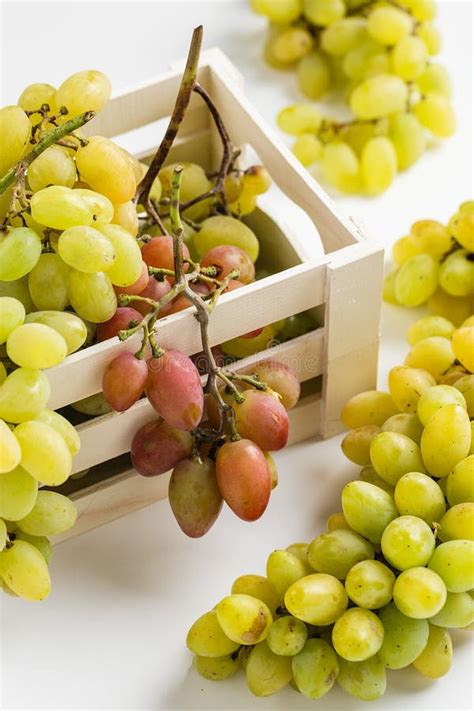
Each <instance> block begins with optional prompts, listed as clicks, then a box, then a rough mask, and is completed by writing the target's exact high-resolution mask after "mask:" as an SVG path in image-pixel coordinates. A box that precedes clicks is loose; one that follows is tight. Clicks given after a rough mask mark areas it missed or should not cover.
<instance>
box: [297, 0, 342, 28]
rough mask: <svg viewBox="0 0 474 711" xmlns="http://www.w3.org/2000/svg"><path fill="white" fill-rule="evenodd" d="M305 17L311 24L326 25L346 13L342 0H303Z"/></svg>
mask: <svg viewBox="0 0 474 711" xmlns="http://www.w3.org/2000/svg"><path fill="white" fill-rule="evenodd" d="M303 13H304V16H305V18H306V19H307V20H308V21H309V22H311V23H312V24H313V25H320V26H322V27H326V26H327V25H330V24H331V23H332V22H334V21H335V20H339V19H340V18H341V17H343V16H344V15H345V13H346V8H345V5H344V2H343V0H303Z"/></svg>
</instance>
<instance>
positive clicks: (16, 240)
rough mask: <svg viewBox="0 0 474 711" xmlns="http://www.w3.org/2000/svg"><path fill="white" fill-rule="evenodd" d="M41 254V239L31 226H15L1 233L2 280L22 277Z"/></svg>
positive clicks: (0, 269) (0, 264) (0, 270)
mask: <svg viewBox="0 0 474 711" xmlns="http://www.w3.org/2000/svg"><path fill="white" fill-rule="evenodd" d="M40 256H41V239H40V237H39V235H38V233H37V232H35V231H34V230H32V229H30V228H29V227H14V228H13V229H10V230H9V231H8V232H6V233H1V234H0V280H1V281H6V282H11V281H17V280H18V279H21V278H22V277H24V276H26V275H27V274H29V272H31V270H32V269H33V268H34V267H35V266H36V264H37V263H38V260H39V258H40ZM7 295H8V294H7Z"/></svg>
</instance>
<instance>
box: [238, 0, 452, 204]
mask: <svg viewBox="0 0 474 711" xmlns="http://www.w3.org/2000/svg"><path fill="white" fill-rule="evenodd" d="M250 5H251V7H252V9H253V10H254V11H255V12H257V13H259V14H261V15H263V16H265V17H266V18H268V21H269V29H268V34H267V38H266V41H265V47H264V57H265V60H266V61H267V63H268V64H270V66H272V67H274V68H276V69H286V70H288V69H293V70H294V71H295V73H296V77H297V82H298V86H299V89H300V91H301V93H302V94H303V95H304V96H305V97H306V99H308V100H311V101H317V100H319V99H322V98H324V97H325V96H326V95H328V94H329V92H330V91H333V90H334V91H337V92H338V93H339V95H342V96H343V97H344V101H345V103H346V106H347V109H349V110H350V111H351V113H352V115H353V117H354V118H353V119H351V120H349V121H345V122H338V121H335V120H333V119H332V118H330V117H326V116H323V114H322V113H321V111H320V110H319V109H318V108H317V107H316V106H315V104H312V103H309V102H307V103H298V104H294V105H292V106H289V107H287V108H285V109H283V110H282V111H281V112H280V113H279V115H278V125H279V127H280V128H281V129H282V130H283V131H285V132H286V133H288V134H290V135H292V136H295V137H296V139H295V143H294V145H293V152H294V153H295V155H296V156H297V158H298V159H299V160H300V161H301V162H302V163H303V165H305V166H308V167H309V168H310V169H311V171H312V172H314V174H315V175H317V176H319V175H321V176H322V177H323V179H324V180H326V181H327V182H328V183H330V184H331V185H333V186H334V187H335V188H336V189H337V190H339V191H341V192H344V193H362V194H365V195H378V194H380V193H383V192H384V191H385V190H387V188H388V187H389V186H390V185H391V184H392V182H393V180H394V178H395V176H396V175H397V173H398V172H399V171H404V170H406V169H408V168H409V167H410V166H412V165H413V164H414V163H416V161H418V159H419V158H420V157H421V156H422V154H423V153H424V152H425V150H426V149H427V148H428V146H429V145H430V144H431V143H432V142H433V141H434V140H439V139H445V138H448V137H449V136H451V135H452V134H453V133H454V131H455V128H456V119H455V115H454V112H453V108H452V105H451V101H450V100H451V94H452V89H451V81H450V78H449V75H448V73H447V71H446V69H445V68H444V66H443V65H442V64H440V63H438V62H436V61H434V60H433V58H434V57H435V56H436V55H437V54H438V53H439V52H440V49H441V37H440V33H439V30H438V29H437V27H436V25H435V23H434V18H435V15H436V3H435V2H434V0H390V2H388V1H387V2H384V1H382V2H379V1H377V0H373V1H372V0H369V1H368V2H367V1H366V0H364V1H362V0H278V1H277V2H274V1H273V0H250Z"/></svg>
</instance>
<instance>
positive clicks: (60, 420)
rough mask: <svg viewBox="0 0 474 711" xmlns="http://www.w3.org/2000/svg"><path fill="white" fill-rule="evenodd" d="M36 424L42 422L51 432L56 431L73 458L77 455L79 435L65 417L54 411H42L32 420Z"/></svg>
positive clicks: (79, 442)
mask: <svg viewBox="0 0 474 711" xmlns="http://www.w3.org/2000/svg"><path fill="white" fill-rule="evenodd" d="M34 419H35V420H37V421H38V422H44V424H45V425H49V427H52V428H53V430H56V432H58V434H60V435H61V437H62V438H63V440H64V441H65V442H66V444H67V446H68V448H69V451H70V452H71V455H72V456H73V457H75V456H76V454H78V453H79V450H80V448H81V440H80V437H79V433H78V432H77V430H76V428H75V427H73V425H72V424H71V423H70V422H69V420H67V419H66V418H65V417H63V416H62V415H60V414H59V412H54V410H48V409H45V410H42V411H41V412H40V413H39V414H38V415H36V417H35V418H34Z"/></svg>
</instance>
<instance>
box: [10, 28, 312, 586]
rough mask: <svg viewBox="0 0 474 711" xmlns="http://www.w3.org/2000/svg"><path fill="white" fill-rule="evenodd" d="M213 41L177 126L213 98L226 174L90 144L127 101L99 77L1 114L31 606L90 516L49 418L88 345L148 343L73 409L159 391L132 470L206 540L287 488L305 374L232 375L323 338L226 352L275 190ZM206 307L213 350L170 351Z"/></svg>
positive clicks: (14, 549)
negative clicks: (77, 499)
mask: <svg viewBox="0 0 474 711" xmlns="http://www.w3.org/2000/svg"><path fill="white" fill-rule="evenodd" d="M200 43H201V28H198V30H196V31H195V33H194V35H193V41H192V45H191V50H190V55H189V57H188V65H187V68H186V72H185V80H183V82H182V84H181V88H180V91H179V93H178V98H177V101H176V106H175V110H174V112H173V115H172V117H171V121H170V128H171V131H172V132H173V131H174V133H175V134H176V133H177V131H178V129H179V124H180V120H182V117H181V119H177V118H176V116H177V115H179V114H182V113H183V109H184V110H185V108H186V106H187V104H188V103H189V99H190V96H191V93H192V92H196V93H198V94H200V95H201V96H202V98H203V99H204V101H205V102H206V104H207V105H208V106H210V107H211V114H212V115H213V116H214V118H215V121H216V124H217V128H218V131H219V134H220V136H221V138H222V142H223V157H222V162H221V165H220V168H219V170H218V171H217V172H215V173H212V174H211V175H209V174H207V173H206V172H205V171H204V170H203V168H202V167H201V166H199V165H197V164H193V163H185V164H183V165H177V164H171V165H166V166H163V163H164V161H165V159H166V157H167V155H168V152H169V150H170V148H171V145H172V141H171V142H168V141H167V137H165V139H164V140H163V142H162V143H161V145H160V147H159V149H158V151H157V153H156V155H155V156H154V158H153V159H152V161H151V164H150V165H145V164H143V163H140V162H139V161H138V160H136V159H135V158H134V157H133V156H132V155H130V154H129V153H127V152H126V151H125V150H123V149H122V148H121V147H119V146H118V145H117V144H116V143H115V142H113V141H112V140H110V139H108V138H106V137H104V136H92V137H88V138H85V137H84V135H83V134H82V133H81V131H80V129H81V127H82V126H83V125H84V124H85V123H87V122H88V121H89V120H91V119H92V118H93V117H94V115H95V113H97V112H99V111H101V110H102V109H103V108H104V107H105V106H106V105H107V102H108V100H109V98H110V83H109V81H108V79H107V77H105V76H104V75H103V74H102V73H101V72H99V71H83V72H78V73H77V74H74V75H72V76H71V77H69V78H68V79H66V80H65V81H64V82H63V84H62V85H61V86H60V87H59V88H58V89H54V88H53V87H52V86H50V85H48V84H32V85H30V86H28V87H27V88H26V89H25V90H24V92H23V93H22V95H21V96H20V98H19V100H18V105H16V106H7V107H5V108H3V109H1V110H0V132H1V133H2V135H6V136H7V137H8V142H2V144H1V145H0V176H3V177H1V178H0V213H1V215H0V216H1V220H2V226H1V232H0V349H1V352H0V356H1V360H0V580H1V582H2V585H3V588H4V589H5V590H6V591H7V592H9V593H12V594H15V595H19V596H22V597H25V598H27V599H30V600H41V599H43V598H45V597H46V596H47V595H48V593H49V590H50V575H49V571H48V565H47V564H48V561H49V557H50V553H51V546H50V543H49V537H51V536H54V535H56V534H60V533H62V532H64V531H65V530H67V529H68V528H70V527H72V526H73V525H74V523H75V520H76V515H77V514H76V510H75V507H74V504H73V503H72V502H71V501H70V500H69V499H68V498H67V497H66V496H63V495H62V494H60V493H59V492H57V491H54V488H55V487H57V486H59V485H61V484H63V483H64V482H65V481H66V480H67V479H68V478H69V477H70V475H71V471H72V466H73V457H74V456H75V455H76V454H77V453H78V451H79V448H80V438H79V436H78V433H77V431H76V429H75V428H74V427H73V425H72V424H71V422H70V421H69V420H68V418H67V417H64V416H63V415H62V414H60V413H58V412H54V411H52V410H50V409H48V408H47V404H48V400H49V397H50V384H49V381H48V376H47V369H48V368H51V367H53V366H57V365H59V364H60V363H61V362H62V361H64V359H65V358H66V357H67V356H68V355H69V354H72V353H74V352H76V351H78V350H79V349H80V348H84V347H87V346H88V345H91V344H94V343H96V342H103V341H105V340H106V339H110V338H114V339H119V340H120V341H125V340H127V339H128V338H130V337H131V336H133V335H134V334H138V333H141V334H142V339H141V345H140V347H139V350H138V351H137V352H136V353H135V354H134V353H130V352H125V351H123V352H121V353H120V354H119V355H118V356H117V357H115V358H114V360H113V361H112V362H111V363H109V365H108V366H107V367H106V369H105V372H104V376H103V393H99V394H97V395H94V396H92V397H91V398H86V400H84V401H80V402H78V403H75V404H74V405H73V408H74V409H76V410H77V411H79V412H81V413H83V414H86V415H94V416H96V415H98V414H104V413H105V412H110V411H111V410H112V409H113V410H116V411H119V412H123V411H125V410H127V409H128V408H130V407H131V406H132V405H133V404H134V403H135V402H136V401H137V400H138V399H139V398H141V397H142V396H144V395H146V397H147V398H148V400H149V402H150V403H151V405H152V406H153V408H154V409H155V411H156V418H155V419H154V420H153V421H152V422H150V423H148V424H147V425H146V426H144V427H142V428H141V429H140V430H139V431H138V432H137V434H136V436H135V438H134V440H133V443H132V461H133V463H134V465H135V467H136V469H137V471H138V472H139V473H141V474H143V475H144V476H157V475H160V474H163V473H164V472H166V471H168V470H170V469H173V474H172V477H171V481H170V490H169V494H170V503H171V507H172V510H173V513H174V514H175V516H176V519H177V521H178V523H179V525H180V526H181V528H182V529H183V531H185V533H187V534H188V535H190V536H193V537H198V536H201V535H203V534H204V533H205V532H206V531H207V530H208V529H209V528H210V527H211V526H212V525H213V523H214V522H215V520H216V519H217V516H218V515H219V512H220V510H221V508H222V505H223V502H224V501H225V502H226V503H227V504H228V505H229V506H230V508H231V509H232V510H233V511H234V512H235V513H236V514H237V515H238V516H240V517H241V518H242V519H244V520H246V521H252V520H255V519H256V518H259V517H260V516H261V515H262V514H263V512H264V511H265V508H266V507H267V505H268V501H269V498H270V493H271V490H272V488H274V487H275V485H276V483H277V474H276V468H275V465H274V462H273V460H272V458H271V454H270V451H273V450H277V449H280V448H282V447H284V446H285V444H286V441H287V437H288V415H287V409H288V408H290V407H292V406H293V405H294V404H296V401H297V400H298V397H299V382H298V379H297V377H296V376H295V375H294V373H293V372H292V371H291V370H290V369H288V368H286V367H285V366H284V365H282V364H280V363H277V362H274V361H269V362H264V363H260V365H259V366H258V367H256V368H254V369H252V370H251V372H249V371H246V372H245V373H240V374H239V373H234V372H230V371H229V370H227V368H226V367H225V365H226V361H227V360H228V359H231V360H232V359H239V358H242V357H245V356H247V355H250V354H253V353H256V352H258V351H261V350H263V349H265V348H266V347H267V344H269V343H270V342H271V341H272V340H273V339H274V338H275V336H276V335H277V332H278V331H279V332H280V333H282V334H283V337H284V335H285V332H287V333H288V334H289V337H294V336H295V335H298V332H305V331H306V330H308V329H309V328H310V327H311V326H310V325H309V324H308V321H307V319H306V318H305V317H304V316H303V317H301V318H300V317H298V316H295V317H293V318H292V319H291V321H288V322H286V323H278V324H275V325H270V326H266V327H264V328H261V329H258V330H257V331H254V332H252V333H248V334H244V335H243V336H242V337H240V338H235V339H233V340H232V341H229V342H228V343H223V344H222V345H221V346H218V347H214V348H210V346H209V340H208V335H207V327H208V322H209V319H210V318H212V310H213V308H214V307H215V305H216V303H217V300H218V299H219V297H220V296H221V295H222V294H224V293H227V292H230V291H233V290H235V289H238V288H242V287H244V286H245V285H246V284H248V283H250V282H252V281H253V280H254V279H255V278H256V271H255V262H256V260H257V257H258V252H259V241H258V238H257V236H256V235H255V234H254V232H253V231H252V230H251V229H250V228H249V227H248V226H247V225H246V224H245V222H244V221H242V217H243V216H245V215H246V214H249V213H250V212H252V211H253V210H254V209H255V208H256V206H257V199H258V195H259V194H262V193H263V192H265V191H266V190H267V189H268V188H269V187H270V184H271V179H270V176H269V175H268V173H267V171H266V170H265V168H264V167H263V166H260V165H254V166H251V167H250V168H248V169H246V170H243V169H240V168H239V164H238V157H239V153H240V151H239V150H238V148H236V147H235V146H233V145H232V144H231V142H230V138H229V137H228V135H227V132H226V129H225V127H224V126H223V124H222V121H221V119H220V116H219V115H218V112H217V109H216V108H215V106H214V105H213V103H212V100H211V98H210V97H209V96H208V95H207V94H206V92H205V91H204V89H203V88H202V87H201V86H200V85H199V84H198V83H197V81H196V72H197V66H198V59H199V50H200ZM191 307H192V308H194V309H195V311H196V316H197V318H198V321H199V325H200V332H201V338H202V346H203V353H202V354H200V355H199V356H198V357H197V358H195V359H194V361H195V362H194V361H193V360H192V359H191V358H189V357H188V356H187V355H185V354H184V353H181V352H179V351H176V350H173V349H168V350H164V349H162V348H161V347H160V345H159V320H160V318H163V317H165V316H169V315H170V314H173V313H177V312H178V311H181V310H183V309H186V308H191ZM139 340H140V339H139ZM45 371H46V372H45ZM203 375H204V376H206V375H207V381H205V385H204V387H203V385H202V382H201V377H202V376H203ZM206 399H207V400H208V401H209V402H208V409H209V412H210V413H211V416H210V420H209V421H205V422H204V424H203V418H204V404H205V400H206ZM66 414H67V413H66ZM45 487H47V488H45Z"/></svg>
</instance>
